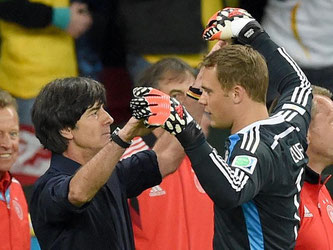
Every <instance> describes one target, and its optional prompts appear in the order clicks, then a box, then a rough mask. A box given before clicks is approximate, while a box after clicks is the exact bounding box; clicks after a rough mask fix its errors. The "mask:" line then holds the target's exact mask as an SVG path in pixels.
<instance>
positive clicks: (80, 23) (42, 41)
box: [0, 0, 92, 184]
mask: <svg viewBox="0 0 333 250" xmlns="http://www.w3.org/2000/svg"><path fill="white" fill-rule="evenodd" d="M0 19H1V20H0V30H1V33H0V34H1V41H2V42H1V56H0V88H3V89H5V90H7V91H8V92H10V93H11V94H12V95H13V96H14V97H15V98H16V100H17V103H18V112H19V117H20V125H21V138H20V139H21V141H20V144H21V147H20V156H19V159H18V161H17V163H16V164H15V167H14V168H13V172H15V173H16V174H17V177H18V178H20V180H22V181H23V183H24V184H31V183H33V182H34V180H35V179H36V178H37V177H39V176H40V175H41V174H42V173H43V172H44V171H45V170H46V168H47V166H48V162H49V157H50V154H49V153H47V152H46V151H44V150H42V147H41V145H40V143H39V142H38V140H37V139H36V138H35V136H34V131H33V127H32V122H31V117H30V111H31V107H32V105H33V102H34V98H35V96H36V95H37V93H38V92H39V90H40V89H41V88H42V87H43V86H44V85H45V84H46V83H47V82H49V81H51V80H53V79H54V78H57V77H65V76H76V75H77V61H76V54H75V46H74V38H78V37H79V36H80V35H82V34H83V33H84V32H85V31H86V30H87V29H88V28H89V27H90V25H91V22H92V20H91V16H90V14H89V13H88V10H87V5H86V4H83V3H78V2H73V3H72V4H71V5H69V1H67V0H56V1H51V2H50V1H46V0H44V1H40V3H35V2H29V1H27V0H4V1H0Z"/></svg>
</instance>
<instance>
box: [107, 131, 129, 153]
mask: <svg viewBox="0 0 333 250" xmlns="http://www.w3.org/2000/svg"><path fill="white" fill-rule="evenodd" d="M119 130H120V128H118V127H117V128H116V129H115V130H114V131H113V132H112V134H111V141H114V142H115V143H116V144H118V146H120V147H122V148H128V147H129V146H131V143H128V142H125V141H123V140H122V139H121V138H120V137H119V135H118V134H119Z"/></svg>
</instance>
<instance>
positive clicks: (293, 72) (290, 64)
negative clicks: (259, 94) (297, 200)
mask: <svg viewBox="0 0 333 250" xmlns="http://www.w3.org/2000/svg"><path fill="white" fill-rule="evenodd" d="M251 46H252V47H253V48H254V49H256V50H258V51H259V52H260V53H261V54H262V55H263V56H264V58H265V59H266V62H267V66H268V71H269V89H270V90H277V92H278V93H279V94H280V97H279V100H278V102H277V105H276V107H275V108H274V109H273V115H281V116H283V117H284V119H285V120H286V121H287V122H289V123H290V124H291V125H292V126H294V127H295V128H296V130H297V131H298V132H299V135H300V139H301V142H302V146H303V147H306V144H307V142H306V135H307V130H308V127H309V123H310V118H311V115H310V114H311V105H312V89H311V84H310V82H309V81H308V79H307V78H306V76H305V74H304V73H303V71H302V70H301V69H300V67H299V66H298V65H297V63H296V62H295V61H294V60H293V59H292V58H291V57H290V56H289V55H288V53H287V52H286V50H285V49H284V48H281V47H278V45H276V44H275V43H274V42H273V41H272V40H271V39H270V38H269V36H268V35H267V34H266V33H263V34H261V35H260V36H258V37H257V38H256V39H255V40H254V42H253V43H252V44H251Z"/></svg>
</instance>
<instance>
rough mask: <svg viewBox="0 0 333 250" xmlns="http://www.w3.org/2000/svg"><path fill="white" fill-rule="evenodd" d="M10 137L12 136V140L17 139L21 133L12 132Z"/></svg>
mask: <svg viewBox="0 0 333 250" xmlns="http://www.w3.org/2000/svg"><path fill="white" fill-rule="evenodd" d="M9 135H10V136H11V137H12V138H16V137H18V135H19V132H18V131H12V132H10V133H9Z"/></svg>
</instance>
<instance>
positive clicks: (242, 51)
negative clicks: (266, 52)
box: [201, 44, 268, 104]
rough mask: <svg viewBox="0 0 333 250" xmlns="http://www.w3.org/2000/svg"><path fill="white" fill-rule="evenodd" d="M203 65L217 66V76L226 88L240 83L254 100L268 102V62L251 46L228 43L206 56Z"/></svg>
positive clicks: (228, 88)
mask: <svg viewBox="0 0 333 250" xmlns="http://www.w3.org/2000/svg"><path fill="white" fill-rule="evenodd" d="M201 66H203V67H207V68H211V67H216V71H217V78H218V80H219V82H220V84H221V87H222V88H223V89H224V90H230V89H231V88H232V87H233V86H234V85H235V84H239V85H240V86H242V87H243V88H244V89H245V90H246V92H247V94H248V95H249V97H250V98H251V99H252V100H254V101H257V102H260V103H264V104H266V94H267V88H268V69H267V64H266V61H265V59H264V57H263V56H262V55H261V54H260V53H259V52H258V51H256V50H254V49H252V48H251V47H250V46H244V45H239V44H235V45H226V46H225V47H222V48H221V49H219V50H217V51H215V52H213V53H212V54H210V55H208V56H206V57H205V58H204V60H203V62H202V64H201Z"/></svg>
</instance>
